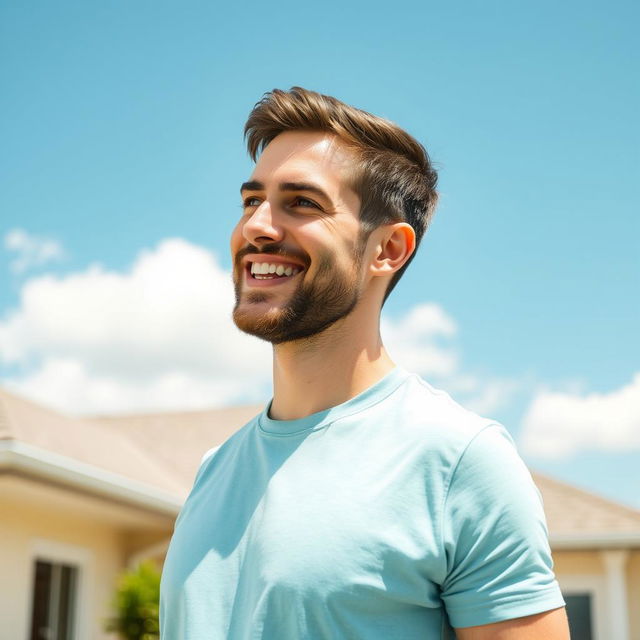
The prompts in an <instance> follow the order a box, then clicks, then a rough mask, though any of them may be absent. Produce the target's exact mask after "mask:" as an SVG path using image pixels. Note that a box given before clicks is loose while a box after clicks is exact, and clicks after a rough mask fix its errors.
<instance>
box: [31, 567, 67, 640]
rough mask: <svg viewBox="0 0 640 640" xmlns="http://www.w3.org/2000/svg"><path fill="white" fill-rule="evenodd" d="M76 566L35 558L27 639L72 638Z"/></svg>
mask: <svg viewBox="0 0 640 640" xmlns="http://www.w3.org/2000/svg"><path fill="white" fill-rule="evenodd" d="M77 583H78V568H77V567H75V566H73V565H70V564H63V563H59V562H49V561H46V560H41V559H36V561H35V563H34V579H33V600H32V603H33V604H32V616H31V635H30V636H29V638H30V640H73V638H74V619H75V604H76V588H77Z"/></svg>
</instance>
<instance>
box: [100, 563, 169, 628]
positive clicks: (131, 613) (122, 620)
mask: <svg viewBox="0 0 640 640" xmlns="http://www.w3.org/2000/svg"><path fill="white" fill-rule="evenodd" d="M159 607H160V572H159V571H158V570H157V569H156V567H155V565H154V564H153V563H152V562H145V563H142V564H140V565H138V566H137V567H136V569H135V570H133V571H125V572H124V573H122V574H120V576H119V578H118V586H117V589H116V593H115V598H114V608H115V610H116V615H115V616H114V617H113V618H111V619H110V620H109V621H108V622H107V624H106V630H107V631H116V632H117V633H118V634H119V635H120V637H121V638H123V640H158V638H159V637H160V623H159V620H158V610H159Z"/></svg>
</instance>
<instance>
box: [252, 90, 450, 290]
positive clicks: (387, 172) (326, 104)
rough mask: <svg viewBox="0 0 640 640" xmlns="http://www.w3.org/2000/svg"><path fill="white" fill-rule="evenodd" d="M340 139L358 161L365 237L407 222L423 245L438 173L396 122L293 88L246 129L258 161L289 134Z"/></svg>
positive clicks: (257, 110)
mask: <svg viewBox="0 0 640 640" xmlns="http://www.w3.org/2000/svg"><path fill="white" fill-rule="evenodd" d="M298 130H307V131H326V132H328V133H333V134H335V135H336V136H337V137H338V138H339V139H340V140H342V141H343V142H344V143H345V144H346V145H347V146H348V147H350V148H351V149H352V150H353V151H355V153H356V156H357V157H358V163H357V166H356V167H354V170H355V171H354V182H353V185H352V186H353V189H354V191H355V192H356V193H357V194H358V196H359V197H360V200H361V203H362V204H361V209H360V221H361V223H362V229H363V232H364V234H365V237H366V236H368V234H369V233H370V232H371V231H372V230H373V229H375V228H376V227H379V226H380V225H383V224H389V223H391V222H398V221H403V222H407V223H409V224H410V225H411V226H412V227H413V229H414V231H415V234H416V248H417V245H418V244H419V243H420V240H421V239H422V236H423V235H424V232H425V231H426V229H427V226H428V224H429V221H430V220H431V217H432V215H433V212H434V210H435V206H436V202H437V200H438V195H437V192H436V182H437V179H438V176H437V173H436V171H435V169H434V168H433V166H432V164H431V161H430V159H429V155H428V154H427V152H426V150H425V148H424V147H423V146H422V145H421V144H420V143H419V142H418V141H417V140H416V139H415V138H413V137H412V136H410V135H409V134H408V133H407V132H406V131H403V130H402V129H401V128H400V127H398V126H397V125H396V124H394V123H393V122H390V121H389V120H385V119H384V118H379V117H378V116H374V115H372V114H370V113H367V112H366V111H362V110H361V109H356V108H355V107H352V106H350V105H348V104H345V103H344V102H341V101H340V100H337V99H336V98H333V97H331V96H325V95H322V94H321V93H316V92H315V91H309V90H307V89H302V88H301V87H292V88H291V89H290V90H289V91H282V90H281V89H274V90H273V91H270V92H268V93H265V94H264V96H263V97H262V99H261V100H260V101H259V102H258V103H257V104H256V105H255V107H254V108H253V111H252V112H251V113H250V115H249V118H248V119H247V123H246V125H245V128H244V134H245V138H246V141H247V149H248V151H249V154H250V156H251V158H252V159H253V160H254V162H255V161H256V160H257V158H258V155H259V154H260V152H261V151H262V150H263V149H264V148H265V147H266V146H267V145H268V144H269V143H270V142H271V141H272V140H273V139H274V138H275V137H276V136H277V135H278V134H280V133H283V132H285V131H298ZM414 255H415V252H414V253H413V255H411V257H410V258H409V260H407V262H406V263H405V264H404V265H403V267H402V268H401V269H400V270H399V271H397V272H396V273H395V275H394V276H393V279H392V280H391V282H390V283H389V287H388V289H387V291H386V294H385V300H386V298H387V296H388V295H389V294H390V293H391V290H392V289H393V287H395V285H396V283H397V282H398V280H399V279H400V277H401V276H402V274H403V273H404V270H405V269H406V268H407V266H409V263H410V262H411V260H412V259H413V256H414Z"/></svg>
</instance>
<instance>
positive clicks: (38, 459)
mask: <svg viewBox="0 0 640 640" xmlns="http://www.w3.org/2000/svg"><path fill="white" fill-rule="evenodd" d="M0 472H14V473H18V474H21V475H26V476H30V477H34V478H37V479H40V480H44V481H46V482H52V483H56V484H59V485H64V486H68V487H70V488H73V489H76V490H80V491H83V492H85V493H91V494H93V495H99V496H101V497H103V498H107V499H111V500H114V501H117V502H120V503H122V502H124V503H126V504H130V505H133V506H136V507H140V508H144V509H146V510H151V511H154V512H156V513H160V514H162V515H168V516H173V517H175V516H176V515H177V514H178V512H179V511H180V508H181V506H182V500H181V499H180V498H178V497H177V496H175V495H173V494H170V493H168V492H165V491H161V490H159V489H156V488H155V487H152V486H149V485H146V484H143V483H142V482H136V481H135V480H131V479H129V478H126V477H124V476H122V475H119V474H116V473H112V472H110V471H106V470H103V469H100V468H99V467H95V466H93V465H91V464H87V463H84V462H80V461H78V460H74V459H73V458H68V457H66V456H62V455H60V454H57V453H53V452H51V451H47V450H46V449H41V448H39V447H34V446H33V445H30V444H26V443H24V442H19V441H17V440H0Z"/></svg>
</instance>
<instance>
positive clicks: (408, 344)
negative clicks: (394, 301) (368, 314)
mask: <svg viewBox="0 0 640 640" xmlns="http://www.w3.org/2000/svg"><path fill="white" fill-rule="evenodd" d="M380 332H381V334H382V338H383V340H384V344H385V346H386V348H387V351H388V352H389V353H390V355H391V357H392V358H393V359H394V360H396V361H397V362H399V363H402V366H403V367H404V368H405V369H408V370H410V371H414V372H416V373H419V374H420V375H423V376H425V377H432V376H437V377H445V376H451V375H452V374H453V373H454V372H455V371H456V369H457V366H458V357H457V355H456V353H455V350H454V348H453V347H452V346H451V345H450V344H442V342H443V341H446V339H451V338H453V337H455V335H456V333H457V327H456V324H455V322H454V321H453V319H452V318H451V317H450V316H449V315H447V313H446V312H445V311H444V309H442V307H440V306H439V305H437V304H434V303H424V304H418V305H416V306H415V307H413V308H412V309H410V310H409V312H408V313H406V314H405V315H404V316H402V317H401V318H389V317H387V316H383V318H382V321H381V326H380ZM443 339H444V340H443Z"/></svg>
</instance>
